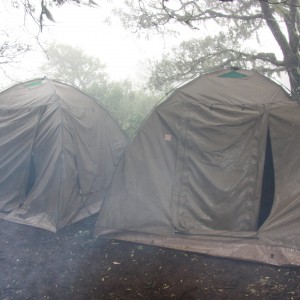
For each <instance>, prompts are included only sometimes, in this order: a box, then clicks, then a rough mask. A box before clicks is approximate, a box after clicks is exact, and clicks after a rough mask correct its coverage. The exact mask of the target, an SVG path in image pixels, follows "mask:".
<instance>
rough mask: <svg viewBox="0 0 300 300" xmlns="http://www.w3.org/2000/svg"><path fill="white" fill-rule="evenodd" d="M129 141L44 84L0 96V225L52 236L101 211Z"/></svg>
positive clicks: (108, 121) (71, 93)
mask: <svg viewBox="0 0 300 300" xmlns="http://www.w3.org/2000/svg"><path fill="white" fill-rule="evenodd" d="M126 145H127V138H126V136H125V134H124V133H123V132H122V130H121V129H120V127H119V126H118V124H117V123H116V122H115V120H114V119H113V118H112V117H111V116H110V114H109V113H108V112H107V111H106V110H105V109H104V108H103V107H102V106H100V105H99V104H98V103H97V102H96V101H95V100H93V99H91V98H90V97H88V96H87V95H86V94H84V93H83V92H81V91H80V90H78V89H76V88H74V87H72V86H70V85H67V84H63V83H60V82H57V81H51V80H49V79H41V80H34V81H28V82H25V83H21V84H17V85H15V86H13V87H11V88H9V89H7V90H5V91H3V92H1V93H0V217H1V218H3V219H6V220H10V221H15V222H18V223H23V224H28V225H32V226H36V227H40V228H44V229H47V230H50V231H57V230H59V229H61V228H63V227H64V226H66V225H68V224H71V223H74V222H76V221H78V220H81V219H83V218H85V217H87V216H90V215H91V214H95V213H97V212H98V211H99V208H100V205H101V203H102V201H103V198H104V195H105V193H106V191H107V187H108V186H109V184H110V181H111V177H112V174H113V172H114V170H115V166H116V165H117V163H118V161H119V158H120V156H121V153H122V152H123V150H124V148H125V146H126Z"/></svg>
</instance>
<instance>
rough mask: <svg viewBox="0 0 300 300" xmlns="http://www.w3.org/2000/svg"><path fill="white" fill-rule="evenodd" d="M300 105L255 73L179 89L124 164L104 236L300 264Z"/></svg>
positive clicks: (103, 214) (110, 198) (220, 76)
mask: <svg viewBox="0 0 300 300" xmlns="http://www.w3.org/2000/svg"><path fill="white" fill-rule="evenodd" d="M299 155H300V105H299V103H297V102H296V101H293V100H292V99H291V98H290V97H289V95H288V94H287V93H286V92H285V91H284V89H283V88H282V87H280V86H279V85H277V84H276V83H275V82H273V81H271V80H269V79H268V78H266V77H265V76H263V75H261V74H259V73H258V72H256V71H253V70H220V71H216V72H213V73H210V74H205V75H203V76H200V77H198V78H196V79H194V80H192V81H191V82H189V83H187V84H185V85H183V86H181V87H179V88H178V89H176V90H175V91H174V92H173V93H172V94H171V95H170V96H169V97H168V98H167V99H166V100H165V101H164V102H162V103H161V104H159V105H157V106H156V107H155V108H154V110H153V111H152V113H151V114H150V115H149V117H148V118H147V119H146V120H145V121H144V123H143V125H142V126H141V128H140V129H139V131H138V133H137V134H136V136H135V138H134V139H133V141H132V142H131V143H130V144H129V146H128V147H127V148H126V151H125V152H124V155H123V156H122V158H121V160H120V163H119V165H118V167H117V169H116V172H115V175H114V177H113V181H112V185H111V188H110V190H109V192H108V194H107V197H106V199H105V200H104V202H103V205H102V207H101V210H100V213H99V217H98V220H97V223H96V229H95V233H96V235H98V236H105V237H112V238H116V239H124V240H128V241H135V242H141V243H147V244H152V245H159V246H165V247H170V248H175V249H182V250H188V251H196V252H201V253H206V254H210V255H217V256H224V257H231V258H238V259H244V260H251V261H261V262H265V263H270V264H275V265H285V264H286V265H293V264H296V265H300V184H299V182H300V160H299Z"/></svg>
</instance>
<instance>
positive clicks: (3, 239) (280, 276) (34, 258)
mask: <svg viewBox="0 0 300 300" xmlns="http://www.w3.org/2000/svg"><path fill="white" fill-rule="evenodd" d="M94 223H95V216H93V217H90V218H88V219H85V220H83V221H81V222H78V223H76V224H74V225H72V226H70V227H68V228H66V229H64V230H62V231H60V232H59V233H56V234H54V233H51V232H48V231H45V230H41V229H37V228H33V227H29V226H23V225H19V224H15V223H12V222H7V221H3V220H1V221H0V228H1V229H0V243H1V247H0V266H1V272H0V299H1V300H12V299H22V300H24V299H31V300H33V299H37V300H41V299H63V300H65V299H66V300H68V299H72V300H76V299H80V300H81V299H97V300H98V299H101V300H102V299H130V300H132V299H151V300H155V299H185V300H191V299H209V300H213V299H300V268H283V267H275V266H270V265H262V264H256V263H248V262H242V261H236V260H230V259H222V258H215V257H209V256H204V255H199V254H195V253H186V252H182V251H174V250H170V249H164V248H159V247H154V246H145V245H140V244H134V243H127V242H120V241H116V240H106V239H101V238H97V239H96V238H94V236H93V227H94Z"/></svg>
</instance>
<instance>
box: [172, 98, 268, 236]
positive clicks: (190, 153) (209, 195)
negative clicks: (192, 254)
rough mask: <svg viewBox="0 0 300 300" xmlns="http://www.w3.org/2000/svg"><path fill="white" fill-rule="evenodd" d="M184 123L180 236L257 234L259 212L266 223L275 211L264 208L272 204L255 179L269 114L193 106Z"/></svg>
mask: <svg viewBox="0 0 300 300" xmlns="http://www.w3.org/2000/svg"><path fill="white" fill-rule="evenodd" d="M199 116H201V118H200V117H199ZM183 119H185V120H186V122H185V123H183V122H182V124H183V126H182V127H181V130H180V134H181V137H180V139H179V141H178V149H177V158H176V170H175V178H174V184H173V191H172V221H173V225H174V228H175V232H180V233H185V234H213V235H214V234H222V233H221V232H227V233H229V232H230V233H232V234H233V233H238V234H239V235H243V234H245V235H248V234H249V233H250V232H256V230H257V226H258V217H259V214H261V219H260V222H263V220H264V218H266V216H267V214H268V213H269V210H268V209H264V208H262V209H260V207H261V206H262V207H265V206H266V207H269V208H270V205H269V204H268V203H267V202H266V200H264V201H262V203H263V204H262V205H261V197H260V195H257V191H258V188H259V184H258V182H257V181H256V180H255V178H256V176H257V167H258V165H257V164H258V162H259V161H260V155H261V152H260V151H258V150H257V149H259V148H260V145H261V144H262V141H263V140H262V139H265V136H266V135H264V134H262V130H261V128H263V127H264V126H263V124H264V118H263V116H262V115H261V114H260V113H259V112H257V111H256V110H255V109H253V110H251V109H247V110H242V109H241V108H239V107H236V108H235V109H233V107H228V106H223V107H221V106H220V107H217V108H211V107H207V106H203V105H199V104H197V103H189V104H188V105H187V106H186V107H185V110H184V111H183ZM228 120H230V122H228ZM269 144H270V142H269ZM269 148H270V147H269ZM267 157H270V155H268V154H267ZM266 174H267V173H266ZM266 178H267V177H266ZM270 178H271V179H272V177H270ZM265 182H266V181H265ZM265 185H266V186H267V183H265ZM265 190H266V189H265ZM257 196H258V197H257ZM263 212H264V213H265V214H264V213H263Z"/></svg>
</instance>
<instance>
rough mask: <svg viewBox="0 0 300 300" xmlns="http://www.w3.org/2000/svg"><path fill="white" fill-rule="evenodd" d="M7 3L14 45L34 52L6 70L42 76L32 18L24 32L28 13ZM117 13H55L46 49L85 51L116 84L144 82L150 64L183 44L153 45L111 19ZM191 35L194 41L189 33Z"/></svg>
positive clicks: (0, 8)
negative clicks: (60, 46) (54, 45)
mask: <svg viewBox="0 0 300 300" xmlns="http://www.w3.org/2000/svg"><path fill="white" fill-rule="evenodd" d="M7 2H9V1H5V0H0V26H1V29H4V30H5V31H6V32H9V35H10V38H11V40H14V39H18V41H23V42H28V43H30V44H32V47H33V49H32V51H31V52H30V53H28V54H27V55H25V56H24V57H23V58H22V59H21V61H20V62H19V63H18V64H16V65H14V66H13V67H11V66H10V67H7V68H6V71H7V74H9V76H10V77H11V78H12V79H14V80H16V81H20V80H26V79H31V78H33V77H39V76H42V75H43V74H40V73H39V70H38V66H39V65H40V64H42V62H43V61H44V60H45V59H46V55H45V54H44V53H43V51H42V49H41V48H40V47H39V46H38V44H37V43H36V36H37V34H38V27H37V26H36V24H34V22H32V20H31V19H30V17H28V16H27V17H26V19H25V24H26V26H25V27H24V26H23V25H24V13H23V11H22V10H21V9H19V10H16V9H11V7H10V5H9V4H8V3H7ZM111 8H112V6H111V5H110V4H109V3H106V2H105V4H102V6H99V7H93V8H92V7H89V6H86V5H82V6H78V5H74V4H65V5H63V6H62V7H60V8H56V7H53V8H51V12H52V14H53V16H54V18H55V23H52V22H49V21H47V22H46V24H47V26H45V28H44V29H43V33H42V34H39V40H40V41H41V43H42V45H43V46H45V45H47V43H48V44H49V43H51V42H53V41H56V42H59V43H66V44H70V45H72V46H76V47H80V48H81V49H82V50H83V51H84V52H85V53H87V54H89V55H93V56H97V57H99V58H100V60H101V62H103V63H104V64H105V65H106V69H107V72H108V73H109V75H110V77H111V78H112V79H115V80H121V79H127V78H128V79H131V80H138V79H140V78H142V77H143V76H142V75H143V73H144V72H145V66H144V62H145V60H146V59H149V58H158V57H160V56H161V54H162V53H163V52H164V51H165V50H167V49H170V48H171V47H172V46H175V45H176V44H177V43H178V38H175V37H168V38H164V37H162V36H161V35H157V36H155V35H152V36H151V38H150V39H146V38H138V37H137V36H136V35H135V34H133V33H131V32H129V31H128V30H125V29H124V28H123V27H122V25H121V23H120V21H119V20H118V18H117V17H114V16H113V15H112V14H111V11H110V9H111ZM108 17H109V18H111V23H110V24H108V23H107V22H105V21H106V19H107V18H108ZM185 31H186V34H189V35H191V36H192V35H193V33H192V32H190V30H188V29H186V30H185ZM0 76H1V79H2V83H3V82H9V81H10V80H9V79H7V78H3V74H0Z"/></svg>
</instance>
